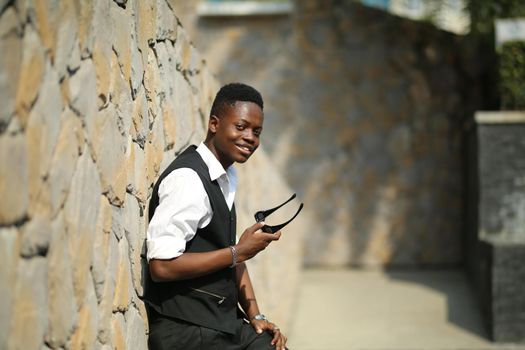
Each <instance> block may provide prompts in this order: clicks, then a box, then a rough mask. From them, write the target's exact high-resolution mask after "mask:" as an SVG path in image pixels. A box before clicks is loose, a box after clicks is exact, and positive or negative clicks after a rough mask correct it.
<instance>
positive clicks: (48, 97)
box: [26, 64, 63, 213]
mask: <svg viewBox="0 0 525 350" xmlns="http://www.w3.org/2000/svg"><path fill="white" fill-rule="evenodd" d="M62 108H63V104H62V97H61V93H60V86H59V83H58V75H57V74H56V72H55V71H54V70H53V69H52V68H51V67H50V65H49V64H48V65H47V67H46V73H45V76H44V82H43V83H42V85H41V88H40V92H39V96H38V99H37V101H36V104H35V106H34V107H33V109H32V110H31V113H30V115H29V120H28V123H27V128H26V138H27V141H26V144H27V154H28V158H27V164H28V166H29V172H28V175H29V196H30V212H31V213H34V212H35V211H37V210H41V211H48V210H49V208H48V206H49V202H48V201H49V193H47V192H49V189H48V188H47V189H46V188H44V187H43V179H44V178H45V177H46V176H47V175H48V172H49V168H50V165H51V159H52V156H53V150H54V148H55V145H56V142H57V140H58V135H59V131H60V115H61V114H62ZM39 208H40V209H39Z"/></svg>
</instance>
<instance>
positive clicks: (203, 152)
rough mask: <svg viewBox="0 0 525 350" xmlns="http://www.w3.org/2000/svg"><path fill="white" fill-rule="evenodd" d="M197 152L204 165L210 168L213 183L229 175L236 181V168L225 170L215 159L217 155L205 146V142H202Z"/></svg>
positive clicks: (231, 167)
mask: <svg viewBox="0 0 525 350" xmlns="http://www.w3.org/2000/svg"><path fill="white" fill-rule="evenodd" d="M197 152H198V153H199V154H200V156H201V157H202V159H203V160H204V163H206V165H207V166H208V171H209V173H210V179H211V181H215V180H217V179H218V178H219V177H221V176H223V175H227V176H228V178H229V179H230V180H231V179H235V176H236V172H235V168H234V167H233V166H229V167H228V169H226V170H224V168H223V167H222V164H221V163H220V162H219V160H218V159H217V158H215V155H214V154H213V153H212V152H211V151H210V149H209V148H208V146H206V145H205V144H204V142H201V143H200V145H199V147H197Z"/></svg>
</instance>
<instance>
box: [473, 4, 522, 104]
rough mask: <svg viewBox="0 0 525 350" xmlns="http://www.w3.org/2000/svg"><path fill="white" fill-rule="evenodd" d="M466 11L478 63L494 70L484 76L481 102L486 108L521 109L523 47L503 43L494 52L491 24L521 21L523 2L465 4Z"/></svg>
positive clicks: (520, 44) (514, 43)
mask: <svg viewBox="0 0 525 350" xmlns="http://www.w3.org/2000/svg"><path fill="white" fill-rule="evenodd" d="M467 7H468V10H469V12H470V21H471V27H470V28H471V29H470V32H471V35H472V36H474V37H475V38H476V39H477V42H478V44H479V52H480V59H481V60H482V61H483V62H484V65H485V66H486V67H497V68H496V69H494V70H490V71H487V72H486V73H485V75H484V81H485V84H487V89H486V92H485V96H484V97H485V99H486V100H488V101H489V105H490V107H495V108H498V107H499V108H502V109H525V43H523V42H511V43H506V44H504V45H503V46H502V48H501V50H498V52H497V53H496V52H495V51H494V47H495V45H496V44H495V39H494V22H495V20H496V19H503V18H518V17H525V0H467Z"/></svg>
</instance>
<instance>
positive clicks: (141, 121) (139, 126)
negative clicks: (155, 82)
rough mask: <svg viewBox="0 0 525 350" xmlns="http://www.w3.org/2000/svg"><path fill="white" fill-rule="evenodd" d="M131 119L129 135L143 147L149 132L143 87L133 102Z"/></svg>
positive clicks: (146, 104) (146, 103)
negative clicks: (131, 124) (131, 125)
mask: <svg viewBox="0 0 525 350" xmlns="http://www.w3.org/2000/svg"><path fill="white" fill-rule="evenodd" d="M131 120H132V123H133V127H132V128H131V137H132V138H133V141H135V142H137V143H138V144H139V145H140V146H141V147H142V148H143V147H144V143H145V142H146V137H147V135H148V132H149V114H148V101H147V99H146V92H145V90H144V89H141V90H140V92H139V93H138V95H137V97H136V98H135V101H134V102H133V112H132V117H131Z"/></svg>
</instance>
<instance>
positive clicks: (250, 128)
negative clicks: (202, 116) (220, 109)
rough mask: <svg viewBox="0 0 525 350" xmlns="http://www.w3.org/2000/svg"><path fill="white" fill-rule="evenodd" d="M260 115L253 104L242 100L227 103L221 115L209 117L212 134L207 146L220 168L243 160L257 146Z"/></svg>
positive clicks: (261, 117)
mask: <svg viewBox="0 0 525 350" xmlns="http://www.w3.org/2000/svg"><path fill="white" fill-rule="evenodd" d="M263 119H264V117H263V111H262V110H261V108H260V107H259V106H258V105H257V104H255V103H253V102H244V101H237V102H236V103H235V105H234V106H231V107H228V108H227V109H226V113H225V114H224V115H222V116H221V117H216V116H212V117H211V118H210V123H209V129H210V131H212V132H213V133H214V137H213V139H212V140H211V142H210V145H209V146H211V148H210V149H211V150H212V152H213V153H214V154H215V156H216V157H217V159H219V162H220V163H221V164H222V166H223V167H224V169H226V168H227V167H229V166H230V165H232V164H233V163H234V162H238V163H244V162H245V161H247V160H248V158H250V156H251V155H252V154H253V152H255V150H256V149H257V147H259V138H260V135H261V132H262V125H263Z"/></svg>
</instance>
